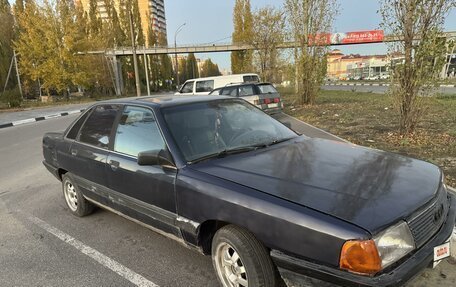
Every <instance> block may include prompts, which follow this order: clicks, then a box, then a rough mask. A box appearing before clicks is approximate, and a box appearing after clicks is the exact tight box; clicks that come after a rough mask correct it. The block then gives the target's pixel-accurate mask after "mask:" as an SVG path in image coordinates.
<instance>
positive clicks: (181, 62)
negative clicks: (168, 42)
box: [177, 57, 189, 83]
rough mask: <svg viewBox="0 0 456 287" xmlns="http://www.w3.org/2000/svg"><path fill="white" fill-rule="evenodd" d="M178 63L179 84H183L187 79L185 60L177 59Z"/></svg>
mask: <svg viewBox="0 0 456 287" xmlns="http://www.w3.org/2000/svg"><path fill="white" fill-rule="evenodd" d="M178 61H179V70H178V71H177V72H178V73H179V79H180V82H181V83H183V82H185V81H186V80H187V79H189V75H187V59H186V58H184V57H182V58H179V59H178Z"/></svg>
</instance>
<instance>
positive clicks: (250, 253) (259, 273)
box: [212, 225, 280, 287]
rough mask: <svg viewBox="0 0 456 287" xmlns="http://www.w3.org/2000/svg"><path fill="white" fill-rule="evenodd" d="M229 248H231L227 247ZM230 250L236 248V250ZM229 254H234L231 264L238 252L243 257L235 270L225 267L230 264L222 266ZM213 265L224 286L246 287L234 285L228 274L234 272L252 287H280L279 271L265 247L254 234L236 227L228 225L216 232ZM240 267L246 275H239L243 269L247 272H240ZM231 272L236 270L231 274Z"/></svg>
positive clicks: (213, 243) (213, 244)
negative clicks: (226, 255) (223, 259)
mask: <svg viewBox="0 0 456 287" xmlns="http://www.w3.org/2000/svg"><path fill="white" fill-rule="evenodd" d="M227 246H229V247H228V248H227ZM230 247H232V250H231V249H230ZM226 252H227V254H230V255H231V254H232V257H230V262H233V260H231V259H232V258H234V257H235V255H234V252H236V253H237V255H239V259H238V260H236V262H237V263H236V265H235V264H233V265H235V266H234V267H233V266H230V267H227V266H226V265H225V266H224V265H223V264H227V263H226V262H227V261H224V263H222V258H226V257H223V255H224V254H225V253H226ZM228 256H229V255H228ZM236 257H237V256H236ZM212 264H213V265H214V269H215V271H216V273H217V277H218V279H219V282H220V283H221V284H222V286H224V287H233V286H235V287H238V286H245V285H243V284H235V283H230V280H229V279H228V277H229V274H227V273H226V272H228V273H229V272H233V274H234V276H237V277H238V278H242V279H244V280H246V281H247V283H248V286H249V287H276V286H278V285H279V282H280V280H279V279H278V276H277V275H278V273H277V271H276V270H277V269H276V268H275V266H274V263H273V262H272V260H271V257H270V256H269V252H268V250H267V249H266V248H265V247H264V245H263V244H261V242H259V241H258V240H257V239H256V238H255V237H254V236H253V234H251V233H250V232H248V231H247V230H245V229H243V228H239V227H237V226H234V225H227V226H224V227H222V228H221V229H219V230H218V231H217V232H216V234H215V236H214V238H213V240H212ZM239 265H240V266H243V267H244V269H245V274H244V273H242V272H238V271H239V270H242V271H243V270H244V269H238V268H239ZM241 268H242V267H241ZM230 269H231V270H234V271H229V270H230ZM225 270H228V271H225ZM235 280H238V279H235ZM239 280H241V279H239ZM239 282H240V281H239Z"/></svg>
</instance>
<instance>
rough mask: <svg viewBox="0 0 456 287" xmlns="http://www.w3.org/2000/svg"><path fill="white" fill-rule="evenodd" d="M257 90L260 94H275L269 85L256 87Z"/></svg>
mask: <svg viewBox="0 0 456 287" xmlns="http://www.w3.org/2000/svg"><path fill="white" fill-rule="evenodd" d="M258 89H260V91H261V93H262V94H272V93H277V90H276V89H275V88H274V86H273V85H271V84H266V85H258Z"/></svg>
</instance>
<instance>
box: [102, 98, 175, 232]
mask: <svg viewBox="0 0 456 287" xmlns="http://www.w3.org/2000/svg"><path fill="white" fill-rule="evenodd" d="M166 148H167V147H166V143H165V141H164V139H163V136H162V134H161V130H160V128H159V126H158V123H157V122H156V120H155V115H154V113H153V111H152V110H151V109H149V108H147V107H140V106H129V105H127V106H125V107H124V110H123V111H122V116H121V117H120V120H119V122H118V125H117V129H116V131H115V132H114V143H113V146H112V152H110V153H109V155H108V159H107V167H108V168H107V174H108V184H109V188H110V191H109V192H110V194H109V196H110V200H111V204H112V205H113V206H115V208H116V209H118V210H120V211H121V212H123V213H125V214H127V215H129V216H131V217H134V218H137V219H139V220H141V221H143V222H146V223H147V224H149V225H152V226H155V227H157V228H160V229H162V230H164V231H166V232H168V233H172V234H175V235H179V233H178V230H177V229H176V228H174V221H175V219H176V217H177V215H176V202H175V190H174V181H175V178H176V170H175V169H167V168H163V167H161V166H158V165H157V166H140V165H138V164H137V156H138V153H140V152H142V151H150V150H160V149H166Z"/></svg>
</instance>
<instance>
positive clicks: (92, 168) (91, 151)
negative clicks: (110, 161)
mask: <svg viewBox="0 0 456 287" xmlns="http://www.w3.org/2000/svg"><path fill="white" fill-rule="evenodd" d="M119 111H120V105H112V104H103V105H99V106H96V107H94V108H93V109H92V111H91V113H90V115H88V117H87V120H86V121H85V122H84V124H83V125H82V127H81V129H80V130H79V133H78V136H77V138H76V140H75V141H74V142H73V143H72V144H71V147H70V158H71V159H68V160H70V161H71V162H70V164H69V165H68V171H70V172H71V173H72V174H73V175H74V176H75V180H76V183H77V184H78V186H79V187H80V188H81V189H82V192H83V193H84V194H85V195H88V196H89V197H93V198H94V197H96V195H97V194H98V193H99V192H101V191H102V190H103V189H105V188H106V186H107V178H106V159H107V156H108V153H109V151H108V148H109V145H110V143H111V139H112V137H111V133H112V129H113V126H114V122H115V120H116V118H117V116H118V113H119Z"/></svg>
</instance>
